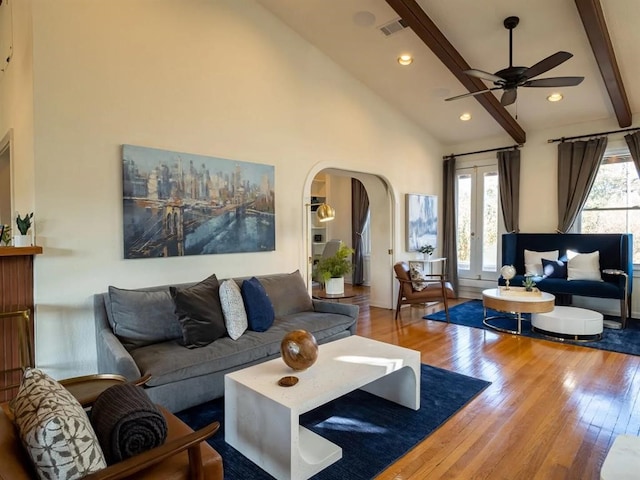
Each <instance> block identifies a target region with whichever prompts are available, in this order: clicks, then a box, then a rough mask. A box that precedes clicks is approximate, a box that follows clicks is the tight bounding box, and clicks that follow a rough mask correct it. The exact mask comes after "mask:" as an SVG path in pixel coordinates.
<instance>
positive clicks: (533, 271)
mask: <svg viewBox="0 0 640 480" xmlns="http://www.w3.org/2000/svg"><path fill="white" fill-rule="evenodd" d="M559 253H560V252H559V251H558V250H552V251H550V252H536V251H533V250H526V249H525V251H524V273H525V275H535V276H539V277H541V276H542V273H543V272H542V259H543V258H546V259H547V260H558V255H559Z"/></svg>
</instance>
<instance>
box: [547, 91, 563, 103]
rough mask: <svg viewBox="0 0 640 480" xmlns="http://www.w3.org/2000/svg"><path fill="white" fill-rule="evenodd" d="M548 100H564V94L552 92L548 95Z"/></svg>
mask: <svg viewBox="0 0 640 480" xmlns="http://www.w3.org/2000/svg"><path fill="white" fill-rule="evenodd" d="M547 100H549V101H550V102H559V101H560V100H562V94H561V93H552V94H551V95H549V96H548V97H547Z"/></svg>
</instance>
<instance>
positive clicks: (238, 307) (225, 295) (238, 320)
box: [220, 280, 249, 340]
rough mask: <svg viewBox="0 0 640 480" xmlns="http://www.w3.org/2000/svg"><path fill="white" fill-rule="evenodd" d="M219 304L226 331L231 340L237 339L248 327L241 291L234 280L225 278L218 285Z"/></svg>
mask: <svg viewBox="0 0 640 480" xmlns="http://www.w3.org/2000/svg"><path fill="white" fill-rule="evenodd" d="M220 304H221V305H222V313H223V314H224V323H225V325H226V327H227V333H228V334H229V336H230V337H231V338H232V339H233V340H237V339H238V338H240V336H241V335H242V334H243V333H244V332H245V330H246V329H247V328H248V326H249V323H248V321H247V312H246V311H245V309H244V302H243V301H242V292H240V287H239V286H238V284H237V283H236V282H235V280H225V281H224V282H222V284H221V285H220Z"/></svg>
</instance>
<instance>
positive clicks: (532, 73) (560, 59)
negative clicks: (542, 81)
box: [524, 51, 573, 79]
mask: <svg viewBox="0 0 640 480" xmlns="http://www.w3.org/2000/svg"><path fill="white" fill-rule="evenodd" d="M571 57H573V54H571V53H569V52H563V51H560V52H556V53H554V54H553V55H549V56H548V57H547V58H545V59H543V60H540V61H539V62H538V63H536V64H535V65H533V66H532V67H529V68H528V69H527V70H525V72H524V76H526V77H527V79H530V78H533V77H537V76H538V75H540V74H542V73H544V72H546V71H548V70H551V69H552V68H554V67H557V66H558V65H560V64H561V63H564V62H566V61H567V60H569V59H570V58H571Z"/></svg>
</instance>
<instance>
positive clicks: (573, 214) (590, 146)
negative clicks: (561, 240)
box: [558, 137, 607, 233]
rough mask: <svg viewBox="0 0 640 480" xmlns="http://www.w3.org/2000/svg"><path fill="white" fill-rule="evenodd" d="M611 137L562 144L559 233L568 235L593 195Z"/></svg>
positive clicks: (559, 173) (560, 150) (559, 168)
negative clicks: (589, 197)
mask: <svg viewBox="0 0 640 480" xmlns="http://www.w3.org/2000/svg"><path fill="white" fill-rule="evenodd" d="M606 148H607V137H601V138H594V139H592V140H588V141H578V142H562V143H560V144H559V145H558V231H559V232H561V233H567V232H568V231H569V229H570V228H571V226H572V225H573V223H574V222H575V221H576V218H578V214H579V213H580V210H582V207H583V206H584V204H585V202H586V201H587V197H588V196H589V192H590V191H591V187H592V186H593V182H594V180H595V178H596V175H597V173H598V168H600V162H601V161H602V156H603V155H604V151H605V149H606Z"/></svg>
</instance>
